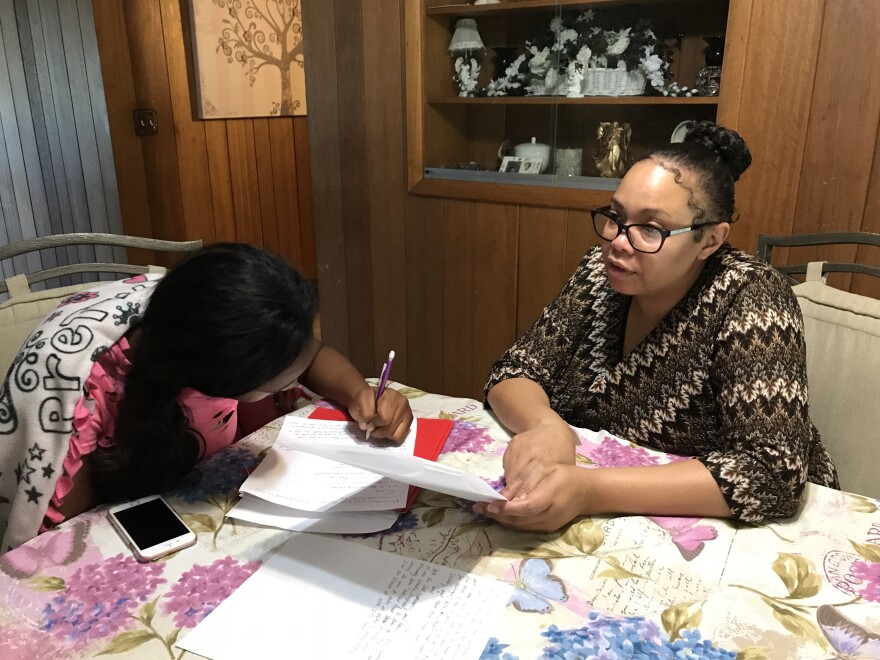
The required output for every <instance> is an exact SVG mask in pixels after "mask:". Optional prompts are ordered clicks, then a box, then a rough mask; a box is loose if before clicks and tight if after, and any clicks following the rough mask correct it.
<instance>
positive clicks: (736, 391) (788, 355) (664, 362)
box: [485, 244, 839, 523]
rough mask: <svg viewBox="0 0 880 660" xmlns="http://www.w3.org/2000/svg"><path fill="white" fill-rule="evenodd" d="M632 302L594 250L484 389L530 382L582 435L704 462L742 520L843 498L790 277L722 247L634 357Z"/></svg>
mask: <svg viewBox="0 0 880 660" xmlns="http://www.w3.org/2000/svg"><path fill="white" fill-rule="evenodd" d="M629 301H630V297H629V296H624V295H621V294H619V293H616V292H615V291H614V290H613V289H612V288H611V286H610V285H609V283H608V279H607V277H606V275H605V267H604V265H603V264H602V255H601V251H600V250H599V248H594V249H593V250H591V251H590V252H588V253H587V255H586V256H585V257H584V258H583V260H582V261H581V263H580V265H579V266H578V269H577V271H576V272H575V274H574V275H573V276H572V278H571V279H570V280H569V281H568V283H567V284H566V285H565V287H564V288H563V290H562V292H561V293H560V294H559V296H558V297H557V298H556V300H554V301H553V302H552V303H550V305H548V306H547V307H546V308H545V309H544V312H543V313H542V314H541V317H540V318H539V319H538V320H537V321H536V322H535V324H534V325H533V326H532V327H531V329H529V330H528V331H527V332H526V333H525V334H524V335H523V336H522V337H521V338H520V339H519V341H517V343H516V344H515V345H514V346H513V347H512V348H510V349H509V350H508V351H507V352H506V353H505V354H504V355H503V356H502V357H501V359H500V360H498V362H496V363H495V365H494V366H493V367H492V371H491V372H490V374H489V381H488V383H487V384H486V389H485V391H486V392H488V391H489V390H490V389H491V388H492V387H493V386H495V385H496V384H498V383H499V382H501V381H502V380H505V379H507V378H529V379H531V380H533V381H535V382H536V383H538V384H539V385H541V387H542V388H543V389H544V391H545V392H546V393H547V395H548V397H549V399H550V405H551V406H552V407H553V409H554V410H555V411H556V412H557V413H559V414H560V415H561V416H562V418H563V419H565V421H567V422H568V423H569V424H571V425H573V426H578V427H584V428H590V429H594V430H600V429H601V430H606V431H610V432H611V433H613V434H615V435H617V436H619V437H621V438H625V439H627V440H631V441H634V442H637V443H639V444H641V445H644V446H646V447H651V448H654V449H659V450H661V451H665V452H670V453H674V454H683V455H690V456H695V457H696V458H697V459H699V460H700V461H701V462H702V463H703V464H704V465H705V466H706V467H707V468H708V469H709V471H710V472H711V473H712V476H713V477H714V478H715V481H716V482H717V483H718V486H719V487H720V488H721V492H722V493H723V494H724V497H725V499H726V500H727V504H728V506H729V507H730V510H731V511H732V512H733V515H734V517H735V518H737V519H739V520H742V521H745V522H753V523H754V522H760V521H762V520H764V519H765V518H785V517H788V516H792V515H794V514H795V512H796V511H797V508H798V504H799V501H800V497H801V493H802V491H803V488H804V483H805V482H806V481H812V482H814V483H817V484H821V485H824V486H830V487H832V488H839V485H838V482H837V473H836V470H835V468H834V464H833V463H832V461H831V457H830V456H829V455H828V452H827V451H826V450H825V447H824V446H823V445H822V442H821V440H820V439H819V433H818V431H817V430H816V427H815V426H813V424H812V423H811V422H810V418H809V403H808V398H807V374H806V358H805V349H804V331H803V318H802V316H801V312H800V307H799V306H798V303H797V300H796V298H795V296H794V294H793V293H792V291H791V287H790V286H789V285H788V283H787V282H786V281H785V279H784V278H783V277H782V275H780V274H779V273H778V272H777V271H776V270H774V269H773V268H772V267H770V266H769V265H768V264H766V263H765V262H763V261H761V260H759V259H757V258H756V257H753V256H750V255H748V254H746V253H745V252H742V251H741V250H738V249H736V248H733V247H731V246H730V245H727V244H725V245H724V246H722V247H721V248H720V249H719V250H718V251H717V252H716V253H715V254H714V255H712V257H710V258H709V260H708V261H707V263H706V266H705V268H704V269H703V272H702V274H701V275H700V277H699V278H698V279H697V281H696V282H695V283H694V285H693V287H691V289H690V291H689V292H688V293H687V295H686V296H685V297H684V298H683V299H682V300H681V301H680V302H679V303H678V305H676V306H675V308H673V309H672V311H670V312H669V314H667V315H666V317H665V318H664V319H663V320H662V321H661V322H660V324H659V325H658V326H657V327H656V328H654V330H652V331H651V333H650V334H649V335H648V336H647V337H646V338H645V339H644V340H643V341H642V342H641V343H640V344H639V345H638V346H637V347H636V348H635V349H634V350H633V351H632V352H630V353H629V354H628V355H625V356H624V355H621V353H622V342H623V335H624V327H625V323H626V315H627V310H628V307H629Z"/></svg>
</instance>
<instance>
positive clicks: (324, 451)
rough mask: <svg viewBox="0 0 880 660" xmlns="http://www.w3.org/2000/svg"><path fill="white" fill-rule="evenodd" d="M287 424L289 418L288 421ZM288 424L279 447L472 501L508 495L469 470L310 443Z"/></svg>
mask: <svg viewBox="0 0 880 660" xmlns="http://www.w3.org/2000/svg"><path fill="white" fill-rule="evenodd" d="M290 419H292V418H288V420H290ZM286 427H287V422H285V428H286ZM285 428H282V429H281V433H279V434H278V439H277V440H276V441H275V447H276V448H278V447H284V448H285V449H289V450H295V451H298V452H300V453H309V454H314V455H315V456H320V457H323V458H327V459H331V460H333V461H338V462H340V463H345V464H347V465H352V466H355V467H358V468H362V469H364V470H368V471H370V472H375V473H376V474H381V475H383V476H385V477H389V478H391V479H395V480H398V481H401V482H404V483H407V484H412V485H413V486H419V487H421V488H427V489H428V490H433V491H436V492H438V493H446V494H447V495H452V496H454V497H461V498H463V499H466V500H471V501H473V502H492V501H503V500H505V499H506V498H505V497H504V496H503V495H500V494H499V493H497V492H496V491H495V490H493V488H492V487H491V486H490V485H489V484H487V483H486V482H485V481H483V480H482V479H480V478H479V477H478V476H476V475H475V474H471V473H470V472H465V471H463V470H458V469H456V468H453V467H449V466H447V465H438V464H437V463H434V462H433V461H428V460H425V459H424V458H419V457H418V456H412V455H406V454H402V453H392V452H378V451H376V450H375V449H374V448H372V447H368V446H362V445H352V444H349V445H342V444H338V443H320V444H318V443H315V444H312V443H307V442H303V441H302V440H300V439H299V438H298V437H296V436H294V435H292V434H287V433H285ZM245 483H247V482H245Z"/></svg>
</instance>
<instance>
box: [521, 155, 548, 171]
mask: <svg viewBox="0 0 880 660" xmlns="http://www.w3.org/2000/svg"><path fill="white" fill-rule="evenodd" d="M543 164H544V159H543V158H524V159H523V164H522V167H520V168H519V173H520V174H540V173H541V165H543Z"/></svg>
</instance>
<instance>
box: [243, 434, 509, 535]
mask: <svg viewBox="0 0 880 660" xmlns="http://www.w3.org/2000/svg"><path fill="white" fill-rule="evenodd" d="M417 423H418V420H416V423H414V424H413V427H412V428H411V429H410V433H409V435H408V436H407V438H406V440H405V441H404V442H403V444H402V445H401V446H399V447H379V446H376V445H374V444H370V443H368V442H366V441H365V438H364V433H363V431H361V430H360V429H359V428H358V426H357V424H355V423H353V422H334V421H325V420H314V419H303V418H300V417H288V418H286V419H285V420H284V425H283V426H282V428H281V431H280V433H279V434H278V439H277V440H276V441H275V445H274V446H273V447H272V449H271V450H270V451H269V453H268V454H267V456H266V458H265V459H264V460H263V462H262V463H261V464H260V465H259V466H258V467H257V469H256V470H254V472H253V473H252V474H251V475H250V476H249V477H248V478H247V480H246V481H245V482H244V483H243V484H242V486H241V488H240V489H239V490H240V492H241V494H242V500H241V502H239V503H238V504H237V505H236V506H235V507H234V508H233V509H232V510H231V511H230V512H229V514H228V515H230V516H232V517H234V518H239V519H241V520H248V521H250V522H255V523H259V524H264V525H271V526H274V527H281V528H283V529H290V530H294V531H299V530H307V531H312V532H325V533H349V534H365V533H370V532H376V531H380V530H383V529H388V528H389V527H391V525H393V524H394V521H395V520H396V519H397V512H396V511H394V510H395V509H400V508H402V507H403V506H404V505H405V504H406V500H407V491H408V486H409V485H410V484H412V485H415V486H420V487H422V488H429V489H431V490H436V491H438V492H442V493H447V494H450V495H454V496H456V497H462V498H465V499H470V500H473V501H478V502H489V501H492V500H503V499H504V498H503V497H502V496H501V495H499V494H498V493H496V492H495V491H494V490H493V489H492V488H491V487H490V486H489V485H488V484H487V483H486V482H484V481H483V480H482V479H480V478H479V477H477V476H475V475H472V474H469V473H467V472H463V471H461V470H456V469H454V468H450V467H446V466H441V465H437V464H435V463H433V462H431V461H427V460H425V459H422V458H418V457H416V456H413V455H412V454H413V448H414V443H415V435H416V424H417Z"/></svg>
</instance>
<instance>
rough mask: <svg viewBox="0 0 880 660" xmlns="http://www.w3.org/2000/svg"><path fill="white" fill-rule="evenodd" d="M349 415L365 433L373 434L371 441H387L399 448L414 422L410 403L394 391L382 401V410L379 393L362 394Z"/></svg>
mask: <svg viewBox="0 0 880 660" xmlns="http://www.w3.org/2000/svg"><path fill="white" fill-rule="evenodd" d="M348 413H349V414H350V415H351V416H352V417H353V418H354V420H355V421H356V422H357V423H358V426H360V428H361V430H362V431H369V432H370V440H374V439H375V440H386V441H390V442H393V443H394V444H397V445H399V444H400V443H402V442H403V441H404V440H405V439H406V434H407V433H409V427H410V426H412V422H413V414H412V409H411V408H410V407H409V401H407V400H406V397H404V396H403V395H402V394H401V393H400V392H398V391H397V390H395V389H392V388H390V387H389V388H387V389H386V390H385V391H384V392H383V393H382V396H381V397H379V401H378V406H377V402H376V390H375V389H373V388H372V387H365V388H363V389H361V390H358V391H357V393H355V395H354V396H353V397H352V399H351V403H350V404H349V406H348Z"/></svg>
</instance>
